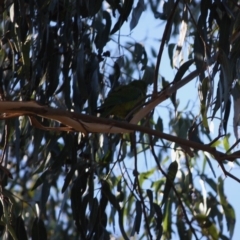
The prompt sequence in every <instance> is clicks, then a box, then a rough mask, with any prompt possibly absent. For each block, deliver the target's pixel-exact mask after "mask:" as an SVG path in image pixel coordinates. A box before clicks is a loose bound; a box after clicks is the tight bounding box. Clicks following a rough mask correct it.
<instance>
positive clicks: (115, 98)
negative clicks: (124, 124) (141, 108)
mask: <svg viewBox="0 0 240 240" xmlns="http://www.w3.org/2000/svg"><path fill="white" fill-rule="evenodd" d="M144 95H145V93H143V91H142V90H141V89H140V88H138V87H136V86H132V85H131V84H129V85H127V86H121V87H119V88H118V89H116V90H115V91H113V92H111V93H110V94H109V95H108V97H107V98H106V100H105V102H104V104H103V105H102V106H101V107H100V108H99V112H101V113H102V116H107V115H111V114H112V115H116V116H121V117H124V116H126V115H127V114H128V112H129V111H130V110H131V109H132V108H133V107H134V106H135V104H136V103H137V102H138V101H139V100H140V99H142V98H143V97H144Z"/></svg>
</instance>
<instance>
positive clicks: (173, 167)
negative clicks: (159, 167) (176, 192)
mask: <svg viewBox="0 0 240 240" xmlns="http://www.w3.org/2000/svg"><path fill="white" fill-rule="evenodd" d="M177 171H178V163H177V161H174V162H172V163H171V164H170V166H169V167H168V172H167V180H166V184H165V188H164V191H163V199H162V206H163V205H164V204H165V202H166V201H167V199H168V195H169V193H170V190H171V188H172V185H173V182H174V179H175V177H176V174H177Z"/></svg>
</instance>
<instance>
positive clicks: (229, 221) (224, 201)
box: [218, 177, 236, 238]
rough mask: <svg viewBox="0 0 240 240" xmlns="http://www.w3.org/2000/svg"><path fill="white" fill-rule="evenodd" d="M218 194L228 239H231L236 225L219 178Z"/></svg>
mask: <svg viewBox="0 0 240 240" xmlns="http://www.w3.org/2000/svg"><path fill="white" fill-rule="evenodd" d="M218 194H219V198H220V203H221V205H222V208H223V211H224V214H225V218H226V221H227V228H228V231H229V234H230V238H232V236H233V233H234V228H235V223H236V216H235V211H234V209H233V207H232V206H231V205H230V204H229V203H228V201H227V198H226V196H225V195H224V189H223V180H222V178H221V177H219V178H218Z"/></svg>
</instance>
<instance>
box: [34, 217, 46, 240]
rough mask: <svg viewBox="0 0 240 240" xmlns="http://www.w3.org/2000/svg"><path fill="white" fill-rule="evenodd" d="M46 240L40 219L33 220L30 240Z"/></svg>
mask: <svg viewBox="0 0 240 240" xmlns="http://www.w3.org/2000/svg"><path fill="white" fill-rule="evenodd" d="M43 239H46V240H47V239H48V237H47V231H46V228H45V225H44V222H43V220H42V219H40V218H35V219H34V221H33V226H32V240H43Z"/></svg>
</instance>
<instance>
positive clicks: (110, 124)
mask: <svg viewBox="0 0 240 240" xmlns="http://www.w3.org/2000/svg"><path fill="white" fill-rule="evenodd" d="M24 115H25V116H29V117H30V119H31V122H32V124H33V126H36V127H39V124H36V123H34V122H35V121H33V120H32V118H33V117H34V116H40V117H43V118H47V119H51V120H54V121H58V122H60V123H62V124H64V125H65V127H63V128H61V127H58V128H57V130H58V131H61V130H62V131H77V132H82V133H84V134H87V133H129V132H134V131H139V132H142V133H145V134H150V135H153V136H156V137H159V138H161V139H165V140H168V141H170V142H175V143H177V144H179V145H181V146H186V147H187V148H193V149H196V150H202V151H206V152H208V153H210V154H211V155H212V156H213V157H214V158H215V159H216V160H218V161H223V160H227V159H229V160H230V161H231V160H233V156H234V158H237V157H238V155H239V154H236V153H233V154H230V155H227V154H224V153H222V152H219V151H217V150H216V149H215V148H213V147H211V146H210V145H204V144H201V143H197V142H193V141H189V140H187V139H183V138H179V137H176V136H173V135H170V134H166V133H163V132H160V131H157V130H153V129H150V128H148V127H144V126H139V125H137V124H131V123H127V122H122V121H117V120H113V119H105V118H100V117H95V116H90V115H86V114H80V113H76V112H70V111H66V110H61V109H55V108H51V107H48V106H41V105H39V104H38V103H36V102H8V101H6V102H0V119H7V118H14V117H19V116H24ZM41 129H45V130H53V129H52V128H51V129H49V128H47V127H41Z"/></svg>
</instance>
